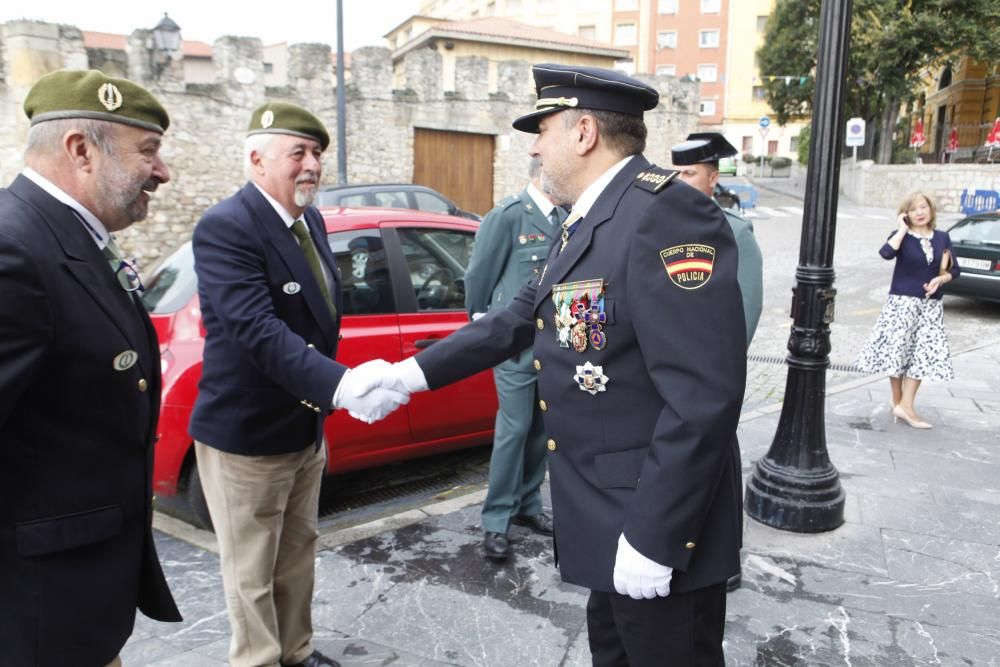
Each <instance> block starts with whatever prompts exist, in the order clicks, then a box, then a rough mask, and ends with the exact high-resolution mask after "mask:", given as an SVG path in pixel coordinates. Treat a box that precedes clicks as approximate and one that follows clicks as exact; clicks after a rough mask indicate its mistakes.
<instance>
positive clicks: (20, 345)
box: [0, 70, 181, 667]
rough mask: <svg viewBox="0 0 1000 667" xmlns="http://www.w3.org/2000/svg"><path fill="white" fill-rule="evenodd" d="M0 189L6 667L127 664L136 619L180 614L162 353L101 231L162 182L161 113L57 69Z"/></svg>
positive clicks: (119, 89)
mask: <svg viewBox="0 0 1000 667" xmlns="http://www.w3.org/2000/svg"><path fill="white" fill-rule="evenodd" d="M24 110H25V112H26V114H27V116H28V118H29V119H30V121H31V127H30V129H29V130H28V146H27V150H26V151H25V154H24V161H25V164H26V166H25V168H24V170H23V171H22V172H21V173H20V175H18V176H17V178H15V179H14V181H13V182H12V183H11V184H10V186H9V187H8V188H6V189H3V190H0V294H2V295H3V296H2V297H0V571H2V575H0V665H4V666H5V667H15V666H16V667H64V666H65V665H97V666H103V665H120V664H121V663H120V660H119V658H118V653H119V651H120V649H121V648H122V646H123V645H124V644H125V642H126V640H127V639H128V637H129V635H130V634H131V633H132V629H133V625H134V623H135V611H136V608H137V607H138V608H139V610H140V611H142V612H143V613H144V614H145V615H147V616H149V617H151V618H154V619H157V620H160V621H180V620H181V617H180V614H179V613H178V611H177V607H176V605H175V604H174V600H173V598H172V597H171V595H170V591H169V589H168V588H167V582H166V580H165V578H164V576H163V572H162V570H161V568H160V563H159V561H158V559H157V556H156V549H155V547H154V544H153V536H152V530H151V521H152V492H151V490H150V475H151V472H152V467H153V443H154V441H155V439H156V438H155V433H156V430H155V429H156V422H157V417H158V413H159V407H160V355H159V348H158V345H157V340H156V332H155V331H154V330H153V327H152V324H151V323H150V321H149V317H148V316H147V315H146V312H145V309H144V308H143V307H142V304H141V302H140V301H139V298H138V297H139V296H140V294H141V282H140V281H139V279H138V274H137V273H136V271H135V268H134V267H133V266H132V264H131V263H130V262H128V261H127V260H126V259H125V257H124V256H123V255H122V253H121V250H120V249H119V247H118V244H117V242H116V241H115V240H114V238H113V236H112V234H113V233H114V232H119V231H121V230H123V229H125V228H126V227H128V226H129V225H131V224H132V223H134V222H138V221H140V220H143V219H144V218H145V217H146V214H147V212H148V207H149V202H150V199H151V198H152V196H153V193H154V192H155V191H156V190H157V189H158V188H159V186H160V185H162V184H163V183H166V182H167V181H169V180H170V172H169V171H168V169H167V166H166V165H165V164H164V162H163V160H162V158H161V157H160V152H159V151H160V143H161V141H162V135H163V133H164V131H165V130H166V129H167V126H168V125H169V122H170V120H169V118H168V116H167V112H166V110H165V109H164V108H163V106H162V105H161V104H160V103H159V102H158V101H157V100H156V99H155V98H154V97H153V96H152V95H151V94H150V93H149V92H148V91H146V90H144V89H143V88H141V87H139V86H138V85H136V84H135V83H133V82H131V81H128V80H126V79H117V78H112V77H108V76H105V75H104V74H103V73H102V72H99V71H97V70H89V71H84V70H59V71H56V72H52V73H50V74H47V75H45V76H43V77H42V78H41V79H39V80H38V82H37V83H36V84H35V85H34V86H33V87H32V88H31V90H30V91H29V92H28V96H27V98H25V101H24Z"/></svg>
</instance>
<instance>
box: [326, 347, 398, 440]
mask: <svg viewBox="0 0 1000 667" xmlns="http://www.w3.org/2000/svg"><path fill="white" fill-rule="evenodd" d="M392 373H393V364H390V363H389V362H387V361H383V360H382V359H374V360H372V361H366V362H365V363H363V364H360V365H359V366H357V367H355V368H351V369H348V370H347V372H345V373H344V376H343V377H342V378H341V379H340V384H338V385H337V391H336V392H335V393H334V395H333V407H334V408H342V409H345V410H347V412H348V414H350V415H351V416H352V417H354V418H355V419H358V420H360V421H363V422H365V423H368V424H373V423H375V422H377V421H379V420H380V419H384V418H385V417H387V416H388V415H389V414H390V413H391V412H393V411H394V410H395V409H396V408H398V407H399V406H400V405H406V404H407V403H409V402H410V393H409V392H408V391H405V390H404V391H400V390H398V389H395V388H393V387H387V386H385V385H384V381H383V379H382V378H383V376H387V375H390V374H392Z"/></svg>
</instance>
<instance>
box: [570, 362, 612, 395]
mask: <svg viewBox="0 0 1000 667" xmlns="http://www.w3.org/2000/svg"><path fill="white" fill-rule="evenodd" d="M573 379H574V380H575V381H576V384H577V386H578V387H580V391H586V392H589V393H590V395H591V396H596V395H597V392H599V391H605V390H606V389H607V385H608V379H609V378H608V376H607V375H605V374H604V367H603V366H595V365H594V364H592V363H590V362H589V361H588V362H587V363H585V364H584V365H583V366H577V367H576V375H574V376H573Z"/></svg>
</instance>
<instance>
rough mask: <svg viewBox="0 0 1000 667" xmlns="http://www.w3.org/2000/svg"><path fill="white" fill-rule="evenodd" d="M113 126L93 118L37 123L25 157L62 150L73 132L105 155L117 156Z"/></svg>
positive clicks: (60, 119) (29, 134) (31, 131)
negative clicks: (78, 133)
mask: <svg viewBox="0 0 1000 667" xmlns="http://www.w3.org/2000/svg"><path fill="white" fill-rule="evenodd" d="M112 125H113V123H110V122H108V121H106V120H95V119H92V118H59V119H57V120H47V121H43V122H41V123H37V124H35V125H32V126H31V128H30V129H29V130H28V145H27V147H26V148H25V149H24V155H25V157H30V156H32V155H42V154H45V153H50V152H55V151H57V150H60V149H61V144H62V139H63V137H64V136H66V133H67V132H71V131H73V130H76V131H78V132H80V133H81V134H83V137H84V138H85V139H86V140H87V142H88V143H91V144H93V145H94V146H96V147H97V150H99V151H101V152H102V153H104V154H105V155H115V154H116V153H115V140H114V136H113V135H114V129H113V128H112Z"/></svg>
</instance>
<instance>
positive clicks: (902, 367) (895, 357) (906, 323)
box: [855, 294, 955, 380]
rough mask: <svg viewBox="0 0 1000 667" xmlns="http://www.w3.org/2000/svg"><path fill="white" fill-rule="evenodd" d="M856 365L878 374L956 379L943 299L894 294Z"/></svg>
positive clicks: (915, 377)
mask: <svg viewBox="0 0 1000 667" xmlns="http://www.w3.org/2000/svg"><path fill="white" fill-rule="evenodd" d="M855 365H856V366H857V367H858V369H860V370H861V371H863V372H865V373H875V374H878V375H891V376H893V377H903V376H905V377H909V378H913V379H914V380H951V379H953V378H954V377H955V371H954V369H953V368H952V365H951V348H950V347H949V346H948V334H947V332H946V331H945V329H944V307H943V306H942V304H941V300H940V299H921V298H918V297H915V296H900V295H898V294H890V295H889V298H888V299H887V300H886V302H885V306H883V308H882V313H881V314H880V315H879V316H878V321H877V322H876V323H875V328H874V329H872V333H871V336H870V337H869V338H868V342H867V343H866V344H865V347H864V349H863V350H861V354H859V355H858V359H857V361H856V362H855Z"/></svg>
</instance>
